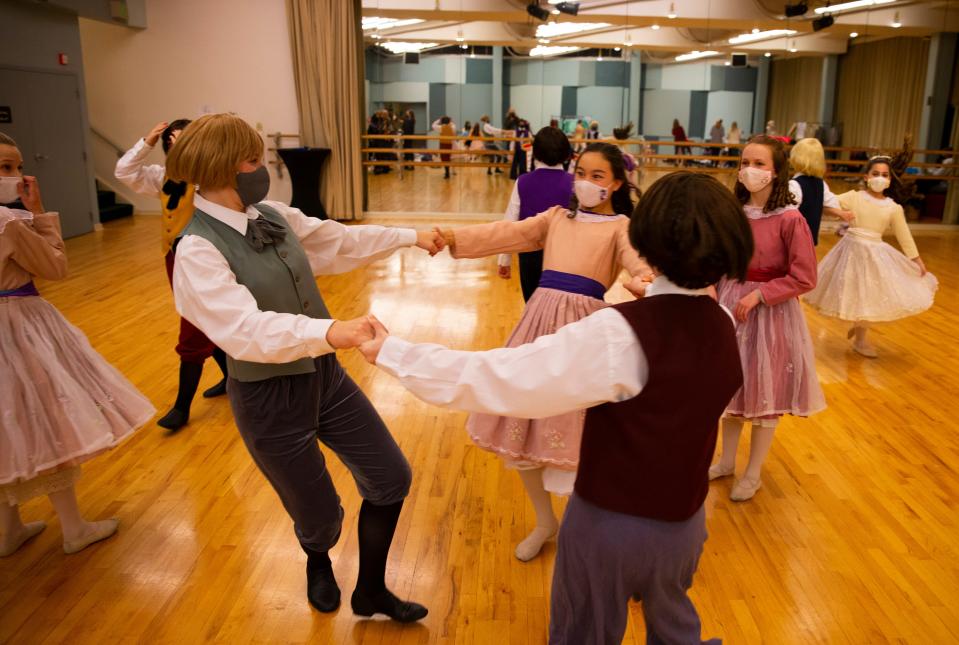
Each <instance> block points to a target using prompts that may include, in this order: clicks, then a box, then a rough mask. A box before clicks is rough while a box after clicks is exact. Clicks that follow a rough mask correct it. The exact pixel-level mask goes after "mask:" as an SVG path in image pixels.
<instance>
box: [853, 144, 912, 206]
mask: <svg viewBox="0 0 959 645" xmlns="http://www.w3.org/2000/svg"><path fill="white" fill-rule="evenodd" d="M879 164H885V166H886V167H887V168H888V169H889V187H888V188H886V189H885V190H884V191H882V194H883V195H885V196H886V197H889V198H890V199H892V200H893V201H894V202H896V203H897V204H902V203H903V202H904V201H906V200H905V199H903V184H902V179H900V178H899V175H898V174H896V171H895V170H893V169H892V157H887V156H885V155H877V156H875V157H872V158H870V159H869V162H868V163H867V164H866V167H865V168H864V169H863V171H862V174H863V178H862V180H861V181H860V185H861V186H862V187H863V188H865V187H866V185H867V181H868V180H867V177H869V171H870V170H872V169H873V167H875V166H878V165H879Z"/></svg>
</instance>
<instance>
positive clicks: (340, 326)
mask: <svg viewBox="0 0 959 645" xmlns="http://www.w3.org/2000/svg"><path fill="white" fill-rule="evenodd" d="M371 318H373V316H363V317H361V318H354V319H353V320H335V321H333V324H332V325H330V328H329V329H328V330H327V332H326V342H327V343H329V344H330V347H332V348H333V349H353V348H354V347H359V346H360V345H361V344H362V343H364V342H366V341H368V340H370V339H371V338H373V336H374V331H373V324H372V323H371V322H370V319H371Z"/></svg>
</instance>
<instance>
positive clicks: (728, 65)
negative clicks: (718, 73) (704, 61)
mask: <svg viewBox="0 0 959 645" xmlns="http://www.w3.org/2000/svg"><path fill="white" fill-rule="evenodd" d="M724 64H725V65H726V67H732V63H731V62H729V61H728V60H727V61H726V62H725V63H724Z"/></svg>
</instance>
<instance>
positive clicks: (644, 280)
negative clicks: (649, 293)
mask: <svg viewBox="0 0 959 645" xmlns="http://www.w3.org/2000/svg"><path fill="white" fill-rule="evenodd" d="M652 282H653V280H652V277H651V276H633V277H632V278H630V279H629V280H626V281H624V282H623V286H624V287H625V288H626V291H628V292H630V293H631V294H633V295H634V296H636V297H637V298H643V297H645V296H646V288H647V287H649V285H650V284H652Z"/></svg>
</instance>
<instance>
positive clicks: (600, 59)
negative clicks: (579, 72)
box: [596, 54, 603, 63]
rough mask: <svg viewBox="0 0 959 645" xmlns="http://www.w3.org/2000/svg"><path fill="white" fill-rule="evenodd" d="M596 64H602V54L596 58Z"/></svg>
mask: <svg viewBox="0 0 959 645" xmlns="http://www.w3.org/2000/svg"><path fill="white" fill-rule="evenodd" d="M596 62H597V63H602V62H603V55H602V54H600V55H599V56H597V57H596Z"/></svg>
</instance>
